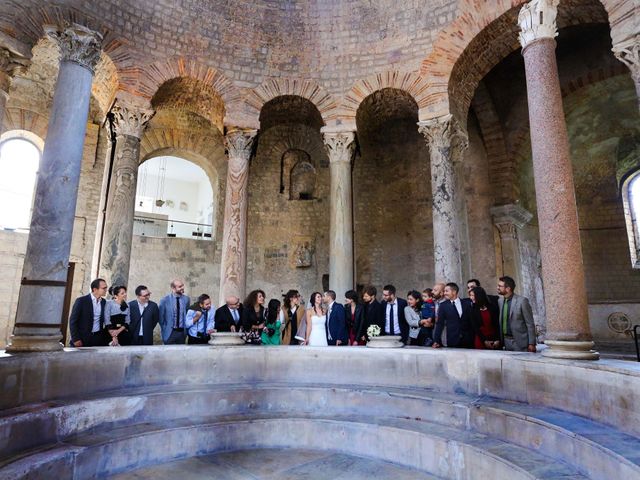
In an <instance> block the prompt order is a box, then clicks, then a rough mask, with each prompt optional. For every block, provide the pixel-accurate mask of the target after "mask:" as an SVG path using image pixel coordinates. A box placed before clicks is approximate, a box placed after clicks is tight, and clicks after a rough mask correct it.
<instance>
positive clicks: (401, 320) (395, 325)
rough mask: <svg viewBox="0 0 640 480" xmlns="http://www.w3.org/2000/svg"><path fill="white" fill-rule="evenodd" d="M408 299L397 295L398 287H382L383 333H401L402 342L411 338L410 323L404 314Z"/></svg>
mask: <svg viewBox="0 0 640 480" xmlns="http://www.w3.org/2000/svg"><path fill="white" fill-rule="evenodd" d="M406 306H407V301H406V300H405V299H403V298H398V297H396V287H394V286H393V285H385V286H384V287H382V320H383V321H384V328H383V329H382V332H381V334H382V335H400V337H401V340H402V343H405V344H406V343H407V340H408V339H409V323H407V319H406V318H405V316H404V308H405V307H406Z"/></svg>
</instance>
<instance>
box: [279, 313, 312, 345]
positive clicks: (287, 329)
mask: <svg viewBox="0 0 640 480" xmlns="http://www.w3.org/2000/svg"><path fill="white" fill-rule="evenodd" d="M282 310H283V312H284V327H283V329H282V343H281V345H298V341H297V340H294V342H293V344H292V343H291V337H295V336H296V335H298V336H300V337H302V338H304V337H305V334H306V323H305V324H304V325H302V320H303V319H306V317H305V311H304V307H303V306H302V305H298V308H296V313H295V314H294V315H295V317H296V319H295V324H296V331H293V329H292V328H291V327H293V324H292V323H291V319H290V318H289V316H290V315H289V310H288V309H287V308H285V307H284V305H283V306H282ZM301 326H304V327H305V332H303V331H302V329H301V328H300V327H301ZM298 332H300V333H301V334H302V335H299V334H298Z"/></svg>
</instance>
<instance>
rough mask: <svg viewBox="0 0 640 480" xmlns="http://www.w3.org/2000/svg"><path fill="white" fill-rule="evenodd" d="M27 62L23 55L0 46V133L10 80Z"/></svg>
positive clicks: (0, 131)
mask: <svg viewBox="0 0 640 480" xmlns="http://www.w3.org/2000/svg"><path fill="white" fill-rule="evenodd" d="M29 63H30V62H29V60H27V59H25V58H24V57H21V56H19V55H17V54H15V53H13V52H12V51H11V50H9V49H7V48H5V47H1V46H0V134H2V132H3V131H4V128H3V127H4V115H5V109H6V106H7V100H8V99H9V87H11V80H12V78H13V77H14V76H15V75H16V74H17V73H19V72H20V71H24V70H26V68H27V67H28V66H29Z"/></svg>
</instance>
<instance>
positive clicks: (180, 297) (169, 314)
mask: <svg viewBox="0 0 640 480" xmlns="http://www.w3.org/2000/svg"><path fill="white" fill-rule="evenodd" d="M190 304H191V299H190V298H189V297H188V296H187V295H185V294H184V282H183V281H182V280H178V279H176V280H174V281H172V282H171V293H170V294H169V295H167V296H165V297H162V299H161V300H160V304H159V305H158V307H159V308H160V328H161V329H162V341H163V342H164V344H165V345H184V341H185V339H186V325H185V320H186V316H187V310H188V309H189V305H190Z"/></svg>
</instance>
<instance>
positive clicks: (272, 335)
mask: <svg viewBox="0 0 640 480" xmlns="http://www.w3.org/2000/svg"><path fill="white" fill-rule="evenodd" d="M279 317H280V300H276V299H275V298H274V299H271V300H269V304H268V305H267V311H266V313H265V322H264V328H263V329H262V335H261V338H262V344H263V345H280V325H281V323H280V318H279Z"/></svg>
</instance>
